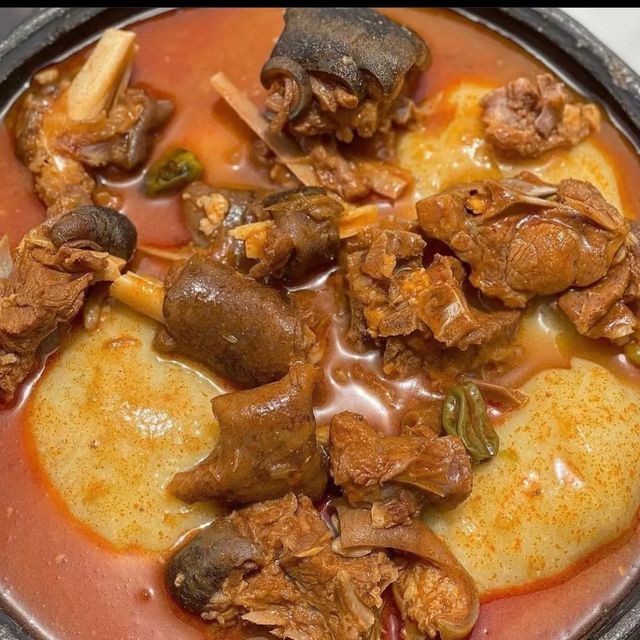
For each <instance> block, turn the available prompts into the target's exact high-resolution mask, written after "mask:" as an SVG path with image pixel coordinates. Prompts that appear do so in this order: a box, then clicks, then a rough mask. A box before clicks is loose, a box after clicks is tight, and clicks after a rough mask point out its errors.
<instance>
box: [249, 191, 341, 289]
mask: <svg viewBox="0 0 640 640" xmlns="http://www.w3.org/2000/svg"><path fill="white" fill-rule="evenodd" d="M261 207H262V209H264V211H266V212H267V214H268V215H269V216H270V217H271V220H272V221H273V223H274V225H273V226H272V227H270V228H269V229H268V231H267V235H266V242H265V243H264V245H263V247H262V250H263V256H262V258H261V260H260V262H259V263H258V264H256V265H255V266H254V267H252V269H251V271H250V272H249V274H250V275H252V276H253V277H255V278H263V277H264V276H266V275H268V274H271V275H273V276H274V277H276V278H280V279H283V280H286V281H290V282H295V281H299V280H301V279H303V278H304V277H306V276H308V275H309V274H310V273H312V272H313V271H317V270H318V269H320V268H321V267H325V266H327V265H329V264H331V262H333V261H334V260H335V259H336V257H337V255H338V251H339V249H340V235H339V232H338V215H339V214H340V213H341V212H342V210H343V206H342V205H341V204H340V203H339V202H338V201H337V200H336V199H335V198H332V197H330V196H329V195H328V194H327V192H326V191H325V190H324V189H320V188H317V187H302V188H300V189H292V190H289V191H281V192H277V193H274V194H271V195H269V196H267V197H266V198H264V200H262V202H261Z"/></svg>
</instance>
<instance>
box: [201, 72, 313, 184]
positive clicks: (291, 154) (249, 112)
mask: <svg viewBox="0 0 640 640" xmlns="http://www.w3.org/2000/svg"><path fill="white" fill-rule="evenodd" d="M211 84H212V85H213V88H214V89H215V90H216V91H217V92H218V93H219V94H220V95H221V96H222V98H223V99H224V100H225V102H226V103H227V104H228V105H229V106H230V107H231V108H232V109H233V110H234V111H235V112H236V113H237V114H238V116H240V118H241V119H242V120H244V122H245V123H246V124H247V125H248V126H249V128H251V130H252V131H253V132H254V133H255V134H256V135H257V136H258V137H259V138H260V139H261V140H263V141H264V143H265V144H266V145H267V146H268V147H269V149H271V151H273V153H275V154H276V156H277V158H278V160H279V161H280V162H282V164H284V165H285V166H286V167H287V169H289V171H291V173H293V175H294V176H296V178H298V180H300V182H302V184H304V185H305V186H307V187H317V186H319V184H320V183H319V182H318V178H317V176H316V172H315V171H314V169H313V167H312V166H311V165H310V164H309V162H308V160H307V157H306V155H305V153H304V152H303V151H302V149H301V148H300V146H299V145H298V144H297V143H296V142H295V141H294V140H292V139H291V138H289V137H288V136H286V135H285V134H284V133H274V132H273V131H269V122H268V121H267V119H266V118H265V117H264V116H263V115H262V114H261V113H260V110H259V109H258V107H256V105H255V104H254V103H253V102H251V100H249V98H247V97H246V96H245V95H244V94H243V93H242V92H241V91H240V90H239V89H238V88H237V87H236V86H235V85H234V84H233V82H231V80H229V78H227V76H226V75H225V74H224V73H222V72H219V73H216V75H215V76H213V77H212V78H211Z"/></svg>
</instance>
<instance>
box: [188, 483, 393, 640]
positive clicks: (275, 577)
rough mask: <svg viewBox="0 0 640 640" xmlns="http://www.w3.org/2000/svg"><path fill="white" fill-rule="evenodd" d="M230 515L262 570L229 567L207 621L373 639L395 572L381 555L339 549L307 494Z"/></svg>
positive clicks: (324, 639) (297, 634) (334, 639)
mask: <svg viewBox="0 0 640 640" xmlns="http://www.w3.org/2000/svg"><path fill="white" fill-rule="evenodd" d="M226 519H227V520H228V521H230V522H231V523H232V524H233V527H234V530H235V532H234V535H235V536H239V537H240V538H241V539H242V540H243V541H246V543H248V544H250V545H254V546H255V548H257V550H258V554H257V556H256V557H255V560H254V562H255V563H256V565H257V569H256V568H253V567H252V566H249V567H248V568H247V566H240V567H236V568H232V569H231V571H230V572H229V574H228V577H227V578H226V580H224V582H223V583H222V586H221V587H219V588H217V589H215V590H213V592H212V593H211V595H210V599H209V603H208V605H206V607H205V608H204V610H203V612H202V617H203V618H204V619H205V620H210V621H212V622H215V623H217V624H219V625H229V624H230V623H233V622H237V621H240V620H244V621H247V622H251V623H254V624H258V625H261V626H265V627H267V629H268V631H269V632H270V633H272V634H273V635H275V636H277V637H279V638H291V639H296V640H298V639H311V638H313V640H365V639H366V638H368V637H369V635H368V634H369V633H370V632H371V631H372V628H373V627H374V625H375V623H376V620H377V619H378V618H379V615H380V610H381V607H382V597H381V595H382V592H383V591H384V589H385V588H386V587H387V585H389V584H390V583H392V582H393V581H395V579H396V578H397V576H398V572H397V570H396V569H395V567H394V566H393V564H392V563H391V561H390V560H389V559H388V558H387V556H386V554H385V553H384V552H381V551H375V552H371V553H366V554H365V555H363V556H362V557H357V558H346V557H342V556H340V555H338V554H337V553H335V552H334V551H333V550H332V548H331V543H332V534H331V531H330V530H329V529H328V528H327V526H326V525H325V524H324V522H323V521H322V519H321V518H320V515H319V514H318V512H317V511H316V510H315V509H314V508H313V505H312V504H311V501H310V500H309V499H308V498H306V497H301V498H295V497H294V496H293V495H288V496H286V497H284V498H281V499H279V500H273V501H269V502H263V503H259V504H256V505H253V506H251V507H247V508H245V509H242V510H239V511H235V512H233V513H232V514H231V515H229V516H227V518H226ZM214 526H215V523H214ZM201 535H202V534H201ZM246 543H244V544H246ZM192 544H193V543H192ZM205 559H206V557H205Z"/></svg>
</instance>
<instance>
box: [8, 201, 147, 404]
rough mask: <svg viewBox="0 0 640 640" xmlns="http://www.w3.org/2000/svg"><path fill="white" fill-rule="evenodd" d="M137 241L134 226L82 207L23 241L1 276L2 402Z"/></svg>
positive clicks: (116, 216)
mask: <svg viewBox="0 0 640 640" xmlns="http://www.w3.org/2000/svg"><path fill="white" fill-rule="evenodd" d="M135 239H136V230H135V227H134V226H133V225H132V224H131V222H130V221H129V220H128V219H127V218H125V216H123V215H122V214H120V213H118V212H116V211H113V210H111V209H105V208H104V207H92V208H90V209H88V208H84V207H81V208H79V209H76V210H75V211H72V212H69V213H67V214H66V215H64V216H62V217H61V218H57V219H55V220H53V221H49V222H46V223H44V224H42V225H41V226H40V227H38V228H36V229H34V230H33V231H31V232H30V233H29V234H28V235H27V236H26V237H25V238H24V239H23V241H22V242H21V244H20V246H19V247H18V249H17V250H16V252H15V256H14V264H13V269H12V271H11V272H10V273H9V274H8V276H7V277H6V278H0V404H3V403H6V402H10V401H11V400H12V399H13V397H14V396H15V393H16V391H17V389H18V387H19V385H20V383H21V382H22V381H23V380H24V378H25V377H26V376H27V375H28V373H29V372H30V371H31V369H32V368H33V366H34V364H35V362H36V359H37V354H38V349H39V348H40V345H41V344H42V342H43V341H44V340H45V339H47V338H48V337H49V336H52V334H55V333H56V331H57V330H59V329H62V328H64V327H65V326H66V325H67V323H68V322H70V321H71V320H72V319H73V318H74V317H75V316H76V314H77V313H78V311H80V309H81V308H82V305H83V303H84V298H85V293H86V291H87V288H88V287H89V286H90V285H91V284H92V283H93V282H95V281H96V280H100V279H113V278H115V277H116V276H117V275H119V270H118V269H119V267H120V266H122V265H123V264H124V260H123V259H122V258H124V259H128V258H130V257H131V254H132V253H133V248H134V246H135ZM110 253H112V254H113V255H110ZM114 256H118V257H119V258H120V260H118V259H117V258H114Z"/></svg>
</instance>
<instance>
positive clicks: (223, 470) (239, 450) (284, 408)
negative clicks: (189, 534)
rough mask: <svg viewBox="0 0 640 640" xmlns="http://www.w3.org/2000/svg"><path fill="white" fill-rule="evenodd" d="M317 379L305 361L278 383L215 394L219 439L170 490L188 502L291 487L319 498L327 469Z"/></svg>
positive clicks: (266, 495) (275, 493)
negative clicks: (316, 406) (316, 408)
mask: <svg viewBox="0 0 640 640" xmlns="http://www.w3.org/2000/svg"><path fill="white" fill-rule="evenodd" d="M315 383H316V371H315V370H314V367H313V366H312V365H310V364H303V365H296V366H294V367H292V368H291V369H290V371H289V373H288V374H287V375H286V376H285V377H284V378H282V380H279V381H278V382H273V383H271V384H267V385H263V386H262V387H258V388H257V389H249V390H246V391H236V392H235V393H227V394H224V395H221V396H217V397H215V398H214V399H213V400H212V402H211V404H212V407H213V413H214V415H215V417H216V419H217V421H218V425H219V429H220V437H219V440H218V442H217V444H216V446H215V448H214V450H213V452H212V453H211V454H210V455H209V457H208V458H206V459H205V460H203V461H202V462H201V463H200V464H198V465H197V466H196V467H194V468H193V469H190V470H188V471H183V472H181V473H178V474H177V475H176V476H175V477H174V478H173V480H172V481H171V484H170V487H169V488H170V490H171V491H173V493H175V494H176V495H177V496H178V497H179V498H181V499H182V500H185V501H187V502H195V501H198V500H222V501H226V502H229V503H247V502H258V501H260V500H268V499H271V498H278V497H281V496H283V495H285V494H286V493H288V492H290V491H293V492H294V493H299V494H305V495H307V496H310V497H311V498H319V497H320V496H321V495H322V492H323V491H324V488H325V485H326V482H327V472H326V469H325V465H324V460H323V457H322V454H321V452H320V449H319V448H318V445H317V443H316V423H315V418H314V416H313V393H314V387H315Z"/></svg>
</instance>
